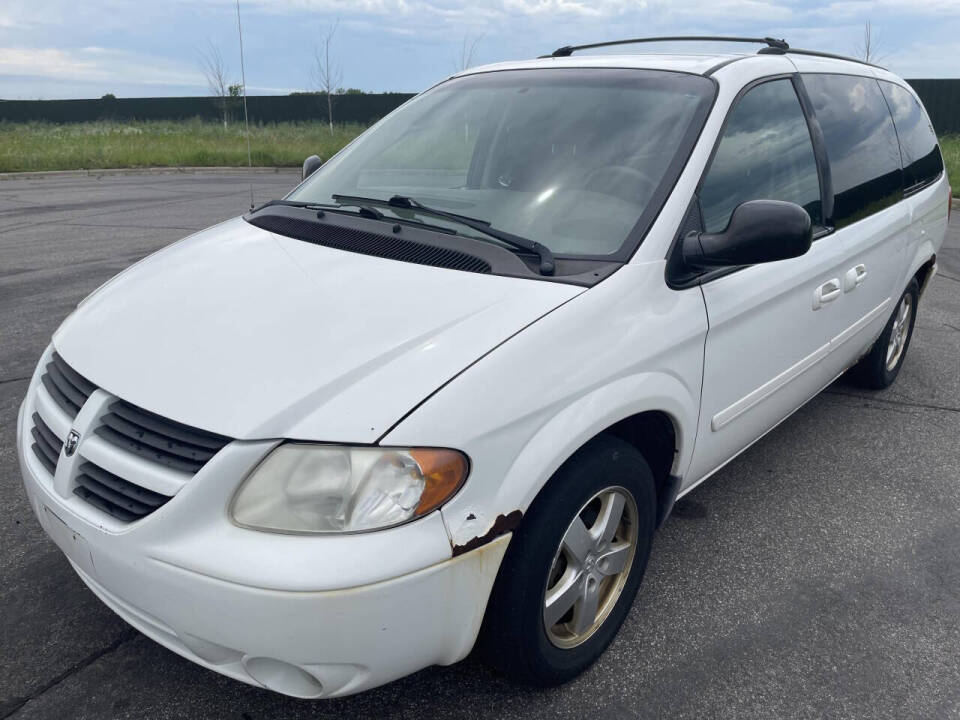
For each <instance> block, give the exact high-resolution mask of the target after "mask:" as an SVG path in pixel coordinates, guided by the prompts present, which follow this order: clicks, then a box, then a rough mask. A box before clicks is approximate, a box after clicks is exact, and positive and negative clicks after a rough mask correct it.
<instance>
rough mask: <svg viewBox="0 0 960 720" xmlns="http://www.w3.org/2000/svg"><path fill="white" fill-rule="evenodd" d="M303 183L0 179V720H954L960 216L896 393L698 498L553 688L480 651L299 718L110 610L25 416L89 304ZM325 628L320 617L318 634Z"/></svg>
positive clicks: (853, 398)
mask: <svg viewBox="0 0 960 720" xmlns="http://www.w3.org/2000/svg"><path fill="white" fill-rule="evenodd" d="M296 179H297V178H296V175H295V174H292V173H287V172H283V173H278V174H255V175H244V174H241V173H217V174H205V173H168V174H129V173H128V174H123V175H102V176H98V175H91V176H72V177H64V176H56V175H54V176H49V177H42V178H29V179H3V180H0V496H2V497H3V498H4V501H3V502H0V631H2V642H0V720H4V719H6V718H18V719H20V718H236V719H238V720H261V719H265V718H424V717H426V718H520V717H524V718H528V717H529V718H582V717H591V718H603V719H607V718H610V719H620V718H663V717H675V718H706V717H731V718H733V717H736V718H821V717H838V718H840V717H844V718H852V717H856V718H950V717H957V718H960V211H956V210H955V211H954V220H953V223H952V225H951V232H950V236H949V238H948V241H947V244H946V246H945V247H944V249H943V251H942V253H941V255H940V260H939V262H940V272H939V274H938V275H937V277H936V278H935V279H934V280H933V282H932V284H931V286H930V288H929V290H928V291H927V293H926V295H925V296H924V297H923V299H922V301H921V303H920V314H919V319H918V321H917V325H916V329H915V333H914V337H913V341H912V344H911V347H910V351H909V354H908V356H907V358H906V362H905V364H904V367H903V370H902V372H901V373H900V377H899V379H898V380H897V382H896V384H895V385H894V386H893V387H892V388H890V389H888V390H886V391H883V392H866V391H862V390H859V389H857V388H854V387H852V386H850V385H848V384H846V383H845V382H844V381H843V380H842V379H841V380H840V381H838V382H837V383H835V384H834V385H833V386H831V387H830V388H828V389H827V390H826V391H824V392H823V393H822V394H820V395H819V396H818V397H816V398H815V399H814V400H812V401H811V402H810V403H809V404H808V405H806V406H805V407H804V408H803V409H801V410H800V411H799V412H797V413H796V414H795V415H794V416H793V417H791V418H790V419H789V420H788V421H786V422H784V423H783V424H782V425H780V426H779V427H778V428H777V429H776V430H774V431H773V432H772V433H770V434H769V435H768V436H767V437H766V438H764V439H763V440H761V441H760V442H758V443H757V444H756V445H754V446H753V447H752V448H751V449H750V450H749V451H747V452H746V453H744V454H743V455H741V456H740V457H739V458H738V459H736V460H735V461H734V462H732V463H730V464H729V465H728V466H727V467H726V468H724V469H723V470H722V471H721V472H719V473H717V474H716V475H715V476H714V477H713V478H712V479H711V480H710V481H709V482H707V483H705V484H704V485H702V486H701V487H699V488H697V489H696V490H695V491H694V492H693V493H691V494H690V495H689V496H688V497H687V498H685V499H684V500H683V501H682V502H681V503H680V505H679V506H678V508H677V511H676V512H675V513H674V515H673V516H672V517H671V518H670V519H669V520H668V521H667V523H666V524H665V525H664V527H663V528H662V529H661V531H660V532H659V533H658V535H657V537H656V540H655V544H654V550H653V556H652V559H651V562H650V566H649V569H648V572H647V577H646V579H645V580H644V583H643V586H642V587H641V590H640V594H639V595H638V597H637V601H636V603H635V605H634V608H633V610H632V612H631V613H630V616H629V617H628V619H627V621H626V623H625V624H624V626H623V629H622V630H621V632H620V635H619V636H618V638H617V640H616V641H615V642H614V644H613V646H612V647H611V648H610V649H609V650H608V651H607V653H606V654H605V655H604V656H603V657H602V658H601V659H600V661H599V662H597V663H596V664H595V665H594V666H593V667H592V668H591V669H590V670H589V671H588V672H587V673H586V674H584V675H583V676H582V677H580V678H578V679H577V680H575V681H574V682H572V683H570V684H568V685H566V686H564V687H561V688H556V689H551V690H534V689H529V688H526V687H520V686H515V685H512V684H510V683H508V682H506V681H505V680H503V679H502V678H500V677H498V676H497V675H495V674H494V673H493V672H491V671H490V670H488V669H486V668H485V667H484V666H483V665H481V664H480V663H479V662H478V661H477V660H475V659H474V658H472V657H471V658H468V659H467V660H465V661H464V662H462V663H459V664H457V665H455V666H452V667H448V668H429V669H427V670H424V671H421V672H419V673H417V674H416V675H413V676H411V677H409V678H405V679H403V680H399V681H397V682H395V683H392V684H390V685H387V686H385V687H382V688H379V689H376V690H373V691H371V692H368V693H364V694H361V695H358V696H355V697H352V698H345V699H340V700H332V701H312V702H311V701H299V700H293V699H290V698H285V697H281V696H279V695H275V694H272V693H269V692H267V691H265V690H258V689H256V688H253V687H249V686H247V685H243V684H241V683H238V682H236V681H233V680H230V679H227V678H225V677H221V676H219V675H217V674H215V673H213V672H211V671H208V670H205V669H203V668H201V667H199V666H196V665H194V664H192V663H190V662H188V661H186V660H184V659H182V658H180V657H179V656H178V655H176V654H174V653H172V652H170V651H168V650H166V649H164V648H163V647H161V646H160V645H157V644H156V643H154V642H153V641H152V640H149V639H148V638H146V637H145V636H143V635H140V634H139V633H138V632H136V631H134V630H132V629H131V628H130V627H128V626H127V625H126V624H125V623H124V622H123V621H122V620H120V618H118V617H117V616H115V615H114V614H113V613H112V612H111V611H110V610H108V609H107V608H106V607H105V606H104V605H102V604H101V603H100V601H99V600H97V599H96V598H95V597H94V595H93V594H92V593H91V592H90V591H88V590H87V589H86V587H85V586H84V585H83V584H82V583H81V582H80V580H79V579H78V578H77V577H76V576H75V575H74V574H73V572H72V571H71V569H70V567H69V565H68V564H67V561H66V560H65V559H64V558H63V556H62V555H61V554H60V552H59V551H58V550H57V549H56V547H55V546H54V545H53V543H52V542H51V541H50V540H48V539H47V538H46V536H45V535H44V534H43V532H42V531H41V530H40V527H39V525H38V524H37V522H36V520H35V519H34V517H33V515H32V513H31V511H30V509H29V508H28V506H27V502H26V499H25V497H24V492H23V488H22V485H21V480H20V476H19V471H18V468H17V460H16V450H15V430H16V428H15V424H16V413H17V408H18V406H19V404H20V401H21V399H22V398H23V394H24V392H25V391H26V386H27V382H28V379H29V376H30V374H31V372H32V370H33V367H34V364H35V363H36V361H37V359H38V358H39V356H40V353H41V352H42V351H43V348H44V347H45V346H46V344H47V343H48V342H49V338H50V336H51V334H52V333H53V331H54V330H55V329H56V327H57V325H58V324H59V323H60V321H61V320H62V319H63V318H64V317H65V316H66V315H67V314H68V313H69V312H70V311H71V310H72V309H73V308H74V306H75V305H76V304H77V302H78V301H79V300H80V299H81V298H83V297H84V296H85V295H87V294H88V293H89V292H90V291H92V290H93V289H94V288H96V287H97V286H98V285H100V284H101V283H102V282H104V281H105V280H107V279H108V278H110V277H111V276H112V275H114V274H116V273H117V272H119V271H120V270H122V269H123V268H125V267H126V266H128V265H129V264H131V263H132V262H135V261H136V260H138V259H140V258H141V257H143V256H145V255H146V254H148V253H150V252H152V251H154V250H156V249H158V248H160V247H163V246H164V245H166V244H168V243H170V242H172V241H174V240H177V239H179V238H181V237H183V236H185V235H188V234H190V233H192V232H194V231H197V230H200V229H202V228H204V227H207V226H209V225H212V224H214V223H217V222H219V221H221V220H225V219H227V218H229V217H233V216H236V215H239V214H241V213H242V212H243V211H244V210H245V209H246V208H247V207H248V206H249V203H250V190H249V183H250V182H251V181H252V183H253V186H254V193H255V195H256V198H257V201H258V202H259V201H260V200H265V199H267V198H270V197H279V196H281V195H282V194H284V193H285V191H286V190H287V189H288V188H289V187H291V186H292V185H293V184H294V183H295V182H296ZM317 622H323V618H317Z"/></svg>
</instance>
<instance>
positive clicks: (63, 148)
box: [0, 120, 960, 195]
mask: <svg viewBox="0 0 960 720" xmlns="http://www.w3.org/2000/svg"><path fill="white" fill-rule="evenodd" d="M363 129H364V127H363V126H361V125H340V126H334V130H333V134H332V135H331V133H330V130H329V129H328V128H327V126H326V125H324V124H323V123H281V124H275V125H262V126H252V127H251V128H250V145H251V150H252V156H253V164H254V165H258V166H290V167H297V166H299V165H300V164H301V163H302V162H303V160H304V158H306V157H307V156H308V155H314V154H316V155H319V156H320V157H321V158H323V159H325V160H326V159H327V158H329V157H330V156H331V155H333V154H334V153H335V152H336V151H337V150H339V149H340V148H342V147H343V146H344V145H346V144H347V143H348V142H350V140H352V139H353V138H354V137H356V136H357V134H358V133H360V132H361V131H362V130H363ZM940 144H941V148H942V150H943V156H944V160H945V161H946V163H947V173H948V174H949V176H950V177H951V178H952V179H953V187H954V194H955V195H960V135H950V136H945V137H943V138H941V139H940ZM246 164H247V144H246V140H245V139H244V134H243V125H242V124H241V123H233V124H231V125H230V126H228V127H227V129H224V128H223V126H222V125H220V124H219V123H210V122H202V121H199V120H195V121H188V122H142V123H137V122H134V123H116V122H108V121H104V122H96V123H75V124H67V125H55V124H50V123H27V124H13V123H3V122H0V172H20V171H25V170H82V169H90V168H127V167H214V166H231V167H236V166H243V165H246Z"/></svg>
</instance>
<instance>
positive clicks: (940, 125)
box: [907, 79, 960, 135]
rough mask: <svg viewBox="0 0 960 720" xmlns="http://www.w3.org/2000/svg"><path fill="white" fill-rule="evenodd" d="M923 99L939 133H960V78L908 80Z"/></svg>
mask: <svg viewBox="0 0 960 720" xmlns="http://www.w3.org/2000/svg"><path fill="white" fill-rule="evenodd" d="M907 82H908V83H910V85H911V86H912V87H913V89H914V90H916V91H917V95H919V96H920V99H921V100H923V104H924V106H925V107H926V108H927V113H928V114H929V115H930V121H931V122H932V123H933V129H934V130H936V131H937V134H938V135H946V134H947V133H960V80H957V79H951V80H907Z"/></svg>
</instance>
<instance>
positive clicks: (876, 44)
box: [854, 20, 884, 63]
mask: <svg viewBox="0 0 960 720" xmlns="http://www.w3.org/2000/svg"><path fill="white" fill-rule="evenodd" d="M881 48H882V45H881V43H880V33H877V34H876V35H874V32H873V25H872V24H871V23H870V21H869V20H867V21H866V22H865V23H864V24H863V40H862V41H860V42H858V43H857V44H856V45H854V53H855V54H856V56H857V57H858V58H859V59H861V60H863V61H864V62H868V63H869V62H872V63H875V62H879V61H880V60H881V59H882V58H883V57H884V56H883V55H882V54H881V52H880V50H881Z"/></svg>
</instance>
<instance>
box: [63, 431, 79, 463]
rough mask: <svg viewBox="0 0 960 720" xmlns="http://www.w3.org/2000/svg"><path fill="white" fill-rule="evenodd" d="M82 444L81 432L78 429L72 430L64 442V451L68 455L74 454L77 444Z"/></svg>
mask: <svg viewBox="0 0 960 720" xmlns="http://www.w3.org/2000/svg"><path fill="white" fill-rule="evenodd" d="M79 444H80V433H78V432H77V431H76V430H71V431H70V434H69V435H67V439H66V440H65V441H64V443H63V452H64V454H65V455H66V456H67V457H70V456H71V455H73V453H75V452H76V450H77V445H79Z"/></svg>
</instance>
